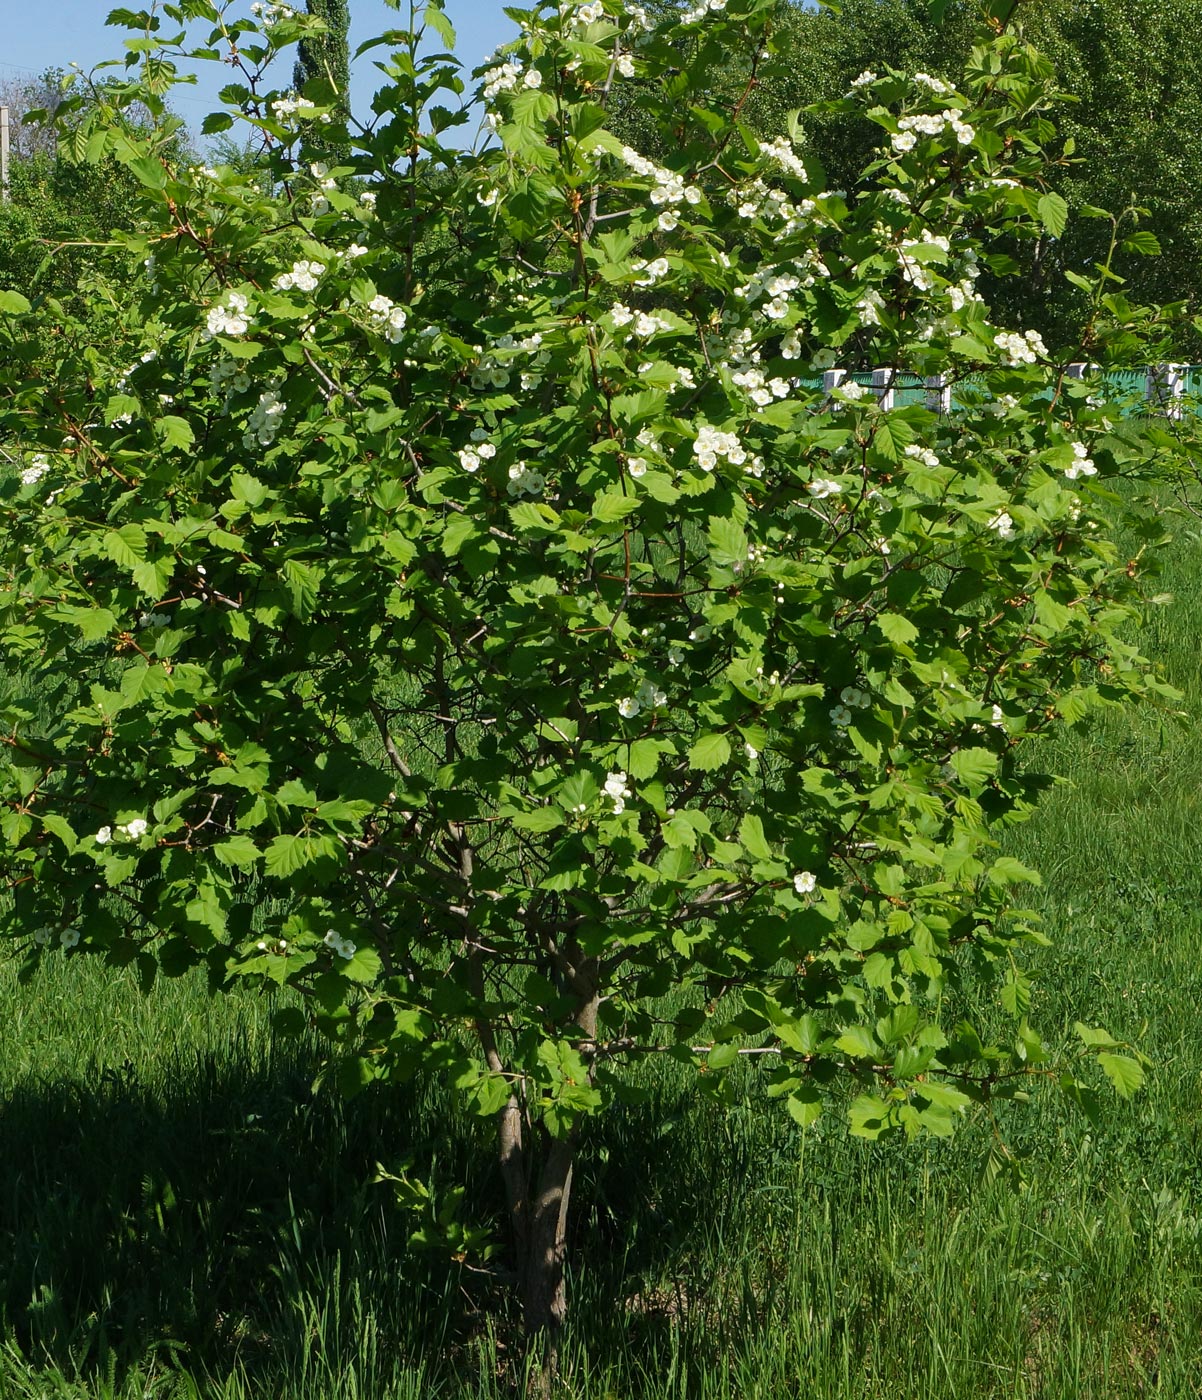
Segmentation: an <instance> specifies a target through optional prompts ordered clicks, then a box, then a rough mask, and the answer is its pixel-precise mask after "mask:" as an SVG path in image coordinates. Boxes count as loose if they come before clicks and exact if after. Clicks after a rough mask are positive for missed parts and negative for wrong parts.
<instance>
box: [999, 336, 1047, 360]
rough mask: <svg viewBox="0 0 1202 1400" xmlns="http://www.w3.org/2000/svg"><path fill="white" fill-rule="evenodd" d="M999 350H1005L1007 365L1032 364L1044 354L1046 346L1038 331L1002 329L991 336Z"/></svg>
mask: <svg viewBox="0 0 1202 1400" xmlns="http://www.w3.org/2000/svg"><path fill="white" fill-rule="evenodd" d="M993 343H994V344H995V345H996V346H997V347H998V349H999V350H1004V351H1005V352H1006V363H1007V364H1008V365H1033V364H1034V363H1035V361H1036V360H1037V359H1038V358H1039V356H1040V355H1044V356H1046V355H1047V353H1048V347H1047V346H1046V345H1045V344H1044V343H1043V340H1042V338H1041V337H1040V334H1039V332H1038V331H1024V332H1023V334H1022V335H1019V333H1018V332H1017V331H1003V332H1002V333H1001V334H999V335H995V336H994V337H993Z"/></svg>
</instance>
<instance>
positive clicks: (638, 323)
mask: <svg viewBox="0 0 1202 1400" xmlns="http://www.w3.org/2000/svg"><path fill="white" fill-rule="evenodd" d="M609 315H610V319H611V320H612V321H613V323H614V327H615V329H617V330H622V329H624V328H625V327H626V326H630V327H631V329H630V331H629V332H628V334H627V337H626V338H627V339H628V340H629V338H630V336H632V335H636V336H638V337H639V339H641V340H645V339H646V338H647V337H648V336H652V335H658V334H659V332H660V331H671V330H675V327H674V326H673V324H672V322H671V321H669V320H668V318H667V317H666V316H660V315H658V314H657V313H656V312H654V311H632V310H631V309H630V307H629V306H627V305H626V304H625V303H624V302H620V301H617V302H614V304H613V306H611V307H610V308H609Z"/></svg>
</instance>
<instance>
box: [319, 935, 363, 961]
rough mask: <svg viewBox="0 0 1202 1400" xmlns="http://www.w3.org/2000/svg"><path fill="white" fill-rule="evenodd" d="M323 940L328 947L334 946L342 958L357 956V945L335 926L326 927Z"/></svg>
mask: <svg viewBox="0 0 1202 1400" xmlns="http://www.w3.org/2000/svg"><path fill="white" fill-rule="evenodd" d="M321 941H322V942H323V943H324V944H325V945H326V947H327V948H332V949H333V950H334V952H335V953H337V954H338V956H339V957H340V958H353V957H354V956H355V945H354V944H353V943H352V942H351V940H350V939H349V938H343V936H342V935H341V934H340V933H339V932H338V930H337V929H335V928H328V929H326V936H325V937H324V938H323V939H322V940H321Z"/></svg>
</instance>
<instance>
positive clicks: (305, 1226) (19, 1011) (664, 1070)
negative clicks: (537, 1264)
mask: <svg viewBox="0 0 1202 1400" xmlns="http://www.w3.org/2000/svg"><path fill="white" fill-rule="evenodd" d="M1163 586H1164V587H1165V588H1166V589H1168V590H1170V591H1172V592H1173V593H1174V594H1175V595H1176V601H1175V603H1174V604H1173V605H1171V606H1170V607H1167V608H1165V609H1164V610H1162V611H1161V612H1159V613H1158V614H1157V615H1156V616H1155V617H1154V618H1153V620H1152V621H1151V622H1150V623H1149V625H1148V629H1147V635H1146V638H1145V641H1146V644H1147V647H1148V648H1149V649H1151V650H1152V651H1153V653H1154V654H1155V655H1156V656H1157V657H1158V658H1159V659H1160V661H1161V662H1162V664H1163V666H1164V668H1165V671H1166V673H1167V675H1168V677H1169V678H1170V679H1171V680H1172V681H1174V682H1175V683H1176V684H1177V685H1178V686H1179V687H1180V688H1181V689H1182V690H1183V691H1184V692H1185V693H1186V694H1187V696H1188V697H1189V699H1188V702H1187V705H1186V710H1187V716H1186V718H1185V720H1184V721H1182V722H1179V721H1176V720H1174V719H1173V718H1172V717H1170V716H1167V715H1165V714H1160V713H1156V712H1153V711H1151V710H1149V711H1145V712H1142V713H1134V714H1122V715H1118V714H1116V715H1114V716H1111V717H1109V718H1107V719H1105V720H1104V721H1102V722H1099V723H1096V724H1094V725H1093V726H1092V727H1091V728H1089V729H1088V730H1086V731H1083V732H1081V733H1077V734H1072V735H1069V736H1066V737H1064V738H1062V739H1061V740H1059V741H1057V743H1056V745H1055V749H1054V754H1053V758H1054V766H1055V768H1056V770H1057V771H1058V772H1059V773H1060V774H1061V775H1062V777H1063V778H1064V782H1063V783H1062V784H1061V785H1060V786H1059V787H1058V788H1056V789H1055V790H1054V791H1053V792H1052V793H1051V794H1050V795H1049V797H1048V799H1047V801H1046V803H1045V806H1044V808H1043V810H1042V812H1041V814H1040V816H1039V818H1038V819H1037V820H1036V821H1035V822H1034V823H1032V824H1031V825H1030V826H1029V827H1028V828H1026V829H1025V830H1024V831H1022V832H1021V833H1020V834H1019V836H1018V837H1017V841H1016V844H1017V847H1018V853H1019V854H1021V855H1023V856H1025V857H1027V858H1028V859H1030V860H1031V861H1032V862H1033V863H1035V864H1036V865H1037V866H1038V867H1039V868H1040V869H1041V870H1042V871H1043V872H1044V876H1045V881H1046V884H1045V887H1044V890H1043V891H1042V893H1041V896H1040V899H1041V904H1042V913H1043V915H1044V918H1045V920H1046V923H1047V926H1048V931H1049V933H1050V934H1051V935H1052V937H1053V939H1054V947H1053V948H1052V949H1051V950H1049V951H1047V952H1046V953H1044V954H1042V955H1041V958H1040V964H1039V981H1038V985H1037V992H1036V1002H1035V1006H1034V1008H1033V1016H1034V1017H1035V1019H1037V1021H1038V1023H1039V1024H1040V1025H1041V1026H1043V1027H1045V1028H1047V1029H1049V1030H1050V1032H1051V1033H1052V1035H1053V1038H1057V1037H1059V1038H1060V1039H1061V1040H1062V1042H1063V1043H1064V1044H1069V1043H1070V1042H1071V1025H1072V1021H1073V1020H1074V1019H1075V1018H1077V1017H1080V1018H1082V1019H1085V1020H1087V1021H1090V1022H1091V1023H1095V1024H1102V1025H1106V1026H1108V1027H1109V1028H1110V1029H1111V1030H1112V1031H1113V1032H1114V1033H1115V1034H1118V1035H1122V1036H1132V1037H1134V1036H1139V1037H1140V1041H1139V1043H1140V1045H1141V1046H1142V1048H1143V1049H1144V1050H1145V1051H1146V1052H1147V1053H1148V1054H1149V1055H1150V1056H1152V1058H1153V1060H1154V1061H1155V1063H1156V1069H1155V1071H1154V1073H1153V1074H1152V1076H1151V1078H1150V1080H1149V1083H1148V1085H1147V1087H1146V1089H1145V1090H1144V1091H1143V1092H1142V1093H1141V1094H1140V1095H1139V1096H1138V1097H1137V1098H1136V1099H1135V1100H1134V1101H1133V1102H1131V1103H1130V1104H1125V1103H1122V1102H1120V1101H1119V1100H1117V1099H1112V1098H1109V1097H1106V1098H1105V1100H1104V1101H1105V1103H1106V1105H1107V1107H1106V1113H1105V1119H1104V1121H1103V1122H1102V1123H1101V1124H1100V1125H1096V1126H1095V1125H1091V1124H1089V1123H1088V1122H1086V1121H1085V1120H1084V1119H1082V1118H1080V1117H1075V1116H1073V1114H1072V1113H1071V1112H1070V1111H1069V1110H1068V1108H1067V1107H1066V1106H1065V1105H1064V1104H1063V1103H1062V1102H1060V1101H1058V1100H1057V1099H1055V1098H1054V1096H1052V1095H1046V1096H1041V1097H1040V1099H1039V1100H1038V1101H1037V1102H1036V1103H1035V1104H1034V1105H1032V1106H1031V1107H1029V1108H1027V1109H1025V1110H1016V1111H1014V1112H1013V1113H1012V1115H1011V1116H1010V1118H1009V1119H1008V1120H1007V1121H1006V1122H1005V1124H1004V1128H1005V1131H1006V1134H1007V1140H1008V1142H1009V1144H1010V1146H1011V1148H1012V1149H1013V1150H1014V1152H1015V1153H1016V1154H1017V1155H1018V1156H1019V1158H1020V1159H1021V1161H1022V1164H1023V1169H1024V1172H1025V1175H1026V1178H1027V1182H1028V1185H1027V1186H1026V1187H1025V1188H1023V1189H1020V1190H1017V1191H1014V1190H1012V1189H1010V1188H1009V1187H1008V1186H1006V1185H1003V1184H1001V1183H998V1182H995V1183H993V1184H985V1183H984V1182H983V1181H982V1178H981V1173H980V1167H981V1163H982V1160H983V1158H984V1156H985V1153H986V1152H987V1150H988V1147H989V1144H990V1141H991V1133H990V1128H989V1125H988V1124H986V1123H985V1122H983V1121H974V1122H972V1123H970V1124H969V1125H968V1126H967V1128H966V1129H965V1130H964V1131H963V1132H962V1133H961V1134H960V1135H959V1136H958V1137H957V1138H956V1139H955V1140H953V1141H952V1142H951V1143H933V1144H926V1143H924V1144H919V1145H910V1146H908V1145H905V1144H880V1145H870V1144H863V1143H859V1142H853V1141H850V1140H848V1139H847V1137H846V1135H845V1132H844V1129H843V1127H842V1124H841V1123H840V1122H839V1121H838V1119H837V1116H836V1115H833V1114H832V1115H831V1116H830V1117H829V1118H828V1119H824V1120H822V1121H820V1122H819V1124H818V1125H817V1126H816V1127H815V1128H813V1129H811V1130H810V1131H809V1132H808V1133H807V1134H805V1135H804V1136H803V1135H802V1134H800V1133H799V1132H798V1130H797V1129H796V1128H795V1127H794V1126H793V1125H792V1123H791V1122H790V1121H789V1120H788V1119H787V1118H786V1117H785V1116H784V1115H783V1114H781V1113H780V1112H778V1111H777V1110H775V1109H773V1108H771V1107H768V1106H767V1105H766V1104H765V1103H764V1102H763V1101H762V1100H761V1099H760V1098H758V1096H756V1094H755V1092H754V1082H753V1079H751V1078H749V1080H748V1082H747V1086H746V1089H747V1095H746V1098H745V1100H744V1101H742V1102H740V1103H738V1104H737V1105H736V1106H735V1107H734V1108H733V1109H730V1110H724V1109H722V1108H720V1107H719V1106H718V1105H716V1104H714V1103H711V1102H709V1101H708V1100H705V1099H702V1098H700V1097H697V1096H694V1095H692V1094H690V1093H688V1092H687V1088H688V1086H687V1081H686V1080H685V1079H683V1078H682V1075H681V1071H680V1070H679V1069H676V1068H674V1067H672V1066H668V1065H656V1066H651V1067H648V1069H647V1070H646V1074H647V1077H648V1078H647V1082H648V1086H649V1088H650V1089H651V1091H652V1093H651V1097H650V1100H649V1102H648V1103H646V1104H644V1105H642V1106H640V1107H637V1108H630V1109H628V1110H625V1111H624V1112H622V1113H620V1114H617V1115H615V1116H614V1117H613V1118H612V1119H611V1120H609V1121H607V1122H606V1123H604V1124H599V1125H597V1126H596V1127H594V1128H593V1129H591V1130H590V1139H589V1141H588V1143H587V1145H586V1151H585V1161H584V1164H583V1167H582V1173H581V1178H580V1180H579V1181H578V1183H577V1188H576V1189H577V1206H578V1209H577V1214H576V1218H575V1221H574V1226H573V1248H574V1260H575V1263H574V1272H573V1277H572V1281H571V1288H572V1307H573V1318H572V1323H571V1327H570V1335H569V1339H568V1347H567V1358H566V1360H567V1366H566V1380H565V1394H567V1395H571V1396H579V1397H582V1400H583V1397H588V1400H610V1398H611V1397H612V1400H628V1398H629V1400H635V1398H636V1397H637V1400H668V1397H674V1398H675V1397H680V1400H684V1398H685V1397H688V1400H711V1397H712V1400H719V1397H721V1398H722V1400H736V1398H737V1400H749V1397H764V1400H768V1398H769V1397H772V1400H775V1398H776V1397H786V1396H799V1397H800V1396H805V1397H814V1400H860V1397H863V1398H864V1400H868V1397H873V1400H877V1398H878V1397H879V1398H880V1400H885V1397H888V1400H912V1398H913V1400H918V1398H919V1397H923V1400H925V1398H926V1397H932V1400H934V1397H939V1398H940V1400H943V1398H944V1397H952V1396H956V1397H970V1398H971V1400H977V1398H978V1397H981V1400H984V1397H990V1398H991V1400H992V1397H999V1400H1000V1397H1015V1400H1018V1398H1019V1397H1022V1400H1036V1397H1038V1400H1061V1397H1063V1400H1069V1397H1072V1398H1073V1400H1077V1398H1078V1397H1097V1400H1125V1398H1126V1397H1131V1398H1132V1400H1135V1397H1141V1400H1142V1397H1148V1396H1169V1397H1197V1396H1198V1395H1199V1394H1202V822H1200V821H1199V808H1200V806H1202V745H1200V744H1199V742H1198V738H1197V735H1198V733H1199V719H1200V718H1202V544H1200V543H1199V541H1198V540H1197V539H1195V538H1190V537H1185V538H1183V539H1181V540H1180V541H1179V542H1178V544H1177V545H1176V546H1174V549H1173V551H1172V552H1171V554H1170V556H1169V558H1168V559H1167V562H1166V570H1165V578H1164V581H1163ZM0 1008H2V1010H3V1023H2V1024H3V1026H4V1032H5V1033H4V1035H3V1038H2V1039H0V1400H9V1397H14V1400H15V1398H16V1397H22V1398H24V1397H29V1398H30V1400H34V1398H35V1397H36V1400H43V1397H55V1396H61V1397H73V1398H74V1397H85V1396H87V1397H100V1396H103V1397H114V1400H117V1398H118V1397H119V1398H120V1400H134V1397H139V1400H142V1398H143V1397H153V1400H168V1397H170V1400H184V1397H187V1398H188V1400H199V1397H204V1400H209V1397H213V1400H218V1398H220V1400H259V1397H272V1400H333V1398H334V1397H338V1400H342V1398H343V1397H346V1398H347V1400H408V1398H409V1397H414V1400H416V1397H422V1400H427V1397H443V1396H445V1397H448V1400H449V1397H463V1398H464V1400H467V1397H473V1398H474V1400H482V1397H491V1396H497V1397H500V1396H502V1395H509V1394H512V1392H513V1388H514V1386H515V1383H516V1382H517V1379H518V1377H519V1374H520V1370H521V1365H520V1359H519V1355H518V1346H517V1339H516V1333H515V1330H514V1326H513V1324H514V1319H513V1317H512V1316H511V1314H510V1312H509V1311H508V1305H507V1302H506V1299H505V1297H504V1294H503V1292H501V1291H499V1290H498V1288H497V1287H496V1285H494V1284H493V1283H492V1282H491V1281H490V1280H489V1279H488V1278H486V1277H484V1276H482V1275H480V1274H478V1273H475V1272H473V1271H471V1270H470V1269H468V1268H467V1267H465V1266H462V1265H459V1264H455V1263H454V1262H451V1261H447V1260H446V1259H443V1258H440V1257H438V1256H434V1255H425V1254H421V1253H419V1252H415V1251H412V1250H410V1249H408V1248H407V1247H406V1238H407V1236H408V1234H409V1231H410V1229H411V1226H412V1221H411V1220H410V1219H409V1218H408V1217H407V1216H406V1215H405V1214H404V1212H403V1211H401V1209H400V1208H399V1207H398V1206H397V1205H396V1203H395V1202H394V1200H393V1199H392V1198H391V1196H390V1195H389V1194H388V1190H387V1188H386V1187H384V1186H378V1185H373V1184H371V1178H372V1176H373V1174H374V1170H375V1163H376V1162H378V1161H379V1162H382V1163H383V1164H384V1165H385V1166H395V1165H396V1164H397V1163H399V1162H400V1161H402V1160H403V1159H405V1158H407V1157H410V1156H412V1157H414V1158H415V1159H416V1161H417V1163H418V1164H419V1168H421V1169H422V1170H424V1171H425V1172H426V1173H427V1175H428V1176H429V1179H430V1180H431V1181H432V1183H433V1184H434V1187H435V1189H436V1190H437V1189H439V1187H440V1185H446V1184H449V1183H451V1182H456V1181H460V1180H462V1181H465V1182H466V1183H467V1184H468V1186H469V1196H468V1208H469V1212H470V1214H471V1215H472V1216H473V1217H476V1218H481V1219H488V1218H490V1217H492V1218H496V1219H498V1220H499V1210H500V1200H499V1197H498V1194H497V1186H496V1182H495V1180H494V1175H493V1172H492V1169H491V1163H490V1161H489V1141H488V1131H487V1128H486V1127H485V1126H483V1125H480V1124H478V1123H475V1122H473V1121H469V1120H466V1119H464V1118H463V1117H461V1116H460V1115H459V1114H458V1113H457V1111H456V1110H455V1108H454V1105H453V1103H452V1102H451V1100H450V1099H449V1097H448V1096H447V1095H446V1094H445V1093H444V1092H443V1090H442V1089H441V1088H440V1087H439V1086H438V1085H426V1086H420V1087H417V1088H414V1089H411V1090H404V1091H402V1090H391V1091H389V1092H388V1093H379V1094H374V1093H373V1094H369V1095H366V1096H364V1097H362V1098H360V1099H357V1100H355V1101H353V1102H351V1103H349V1104H348V1103H344V1102H341V1101H339V1100H337V1099H335V1098H333V1097H332V1096H329V1095H326V1094H319V1095H318V1096H316V1097H314V1096H313V1094H312V1092H311V1082H312V1079H313V1076H314V1074H315V1071H316V1068H317V1064H318V1058H317V1057H318V1051H317V1047H315V1046H311V1045H304V1044H301V1045H297V1044H296V1043H295V1042H289V1043H286V1044H276V1043H275V1042H274V1041H273V1038H272V1034H271V1030H270V1011H271V1007H270V1006H269V1005H268V1004H267V1003H265V1002H264V1001H261V1000H259V999H257V998H256V997H254V996H251V995H242V996H235V997H231V998H224V997H219V998H209V997H208V996H207V995H206V993H205V991H204V988H203V985H202V984H201V983H200V982H198V981H194V980H190V979H186V980H183V981H180V982H160V984H159V985H158V986H157V987H156V988H155V990H154V992H153V994H152V995H151V996H150V997H149V998H147V999H143V997H142V995H141V993H140V992H139V991H138V990H137V988H136V985H135V984H134V983H133V982H132V980H125V979H123V978H120V977H114V975H113V974H112V973H111V972H108V971H106V970H104V969H102V968H98V967H95V966H93V965H92V964H91V963H90V962H89V961H88V960H86V959H83V958H56V959H48V960H47V963H46V967H45V969H44V970H43V971H42V972H41V973H39V975H38V976H37V977H36V978H35V979H34V981H33V982H32V983H31V984H30V985H29V986H28V987H24V988H19V987H18V986H17V984H16V978H15V969H13V968H11V967H4V968H0Z"/></svg>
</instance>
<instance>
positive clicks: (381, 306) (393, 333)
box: [367, 293, 408, 345]
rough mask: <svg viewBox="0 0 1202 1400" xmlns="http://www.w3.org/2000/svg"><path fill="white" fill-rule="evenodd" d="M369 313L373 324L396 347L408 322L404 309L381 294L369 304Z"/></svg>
mask: <svg viewBox="0 0 1202 1400" xmlns="http://www.w3.org/2000/svg"><path fill="white" fill-rule="evenodd" d="M367 312H368V316H369V317H370V318H371V322H372V324H373V325H374V326H375V328H376V329H377V330H378V331H379V332H380V334H381V335H382V336H383V337H384V339H385V340H388V341H390V342H391V343H392V344H393V345H395V344H396V343H397V341H399V340H400V338H401V336H402V335H403V333H404V330H405V326H406V324H407V322H408V317H407V316H406V314H405V309H404V307H402V306H397V304H396V303H395V302H394V301H393V300H392V298H391V297H386V296H384V295H383V293H379V294H377V295H376V296H374V297H372V299H371V301H369V302H368V303H367Z"/></svg>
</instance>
